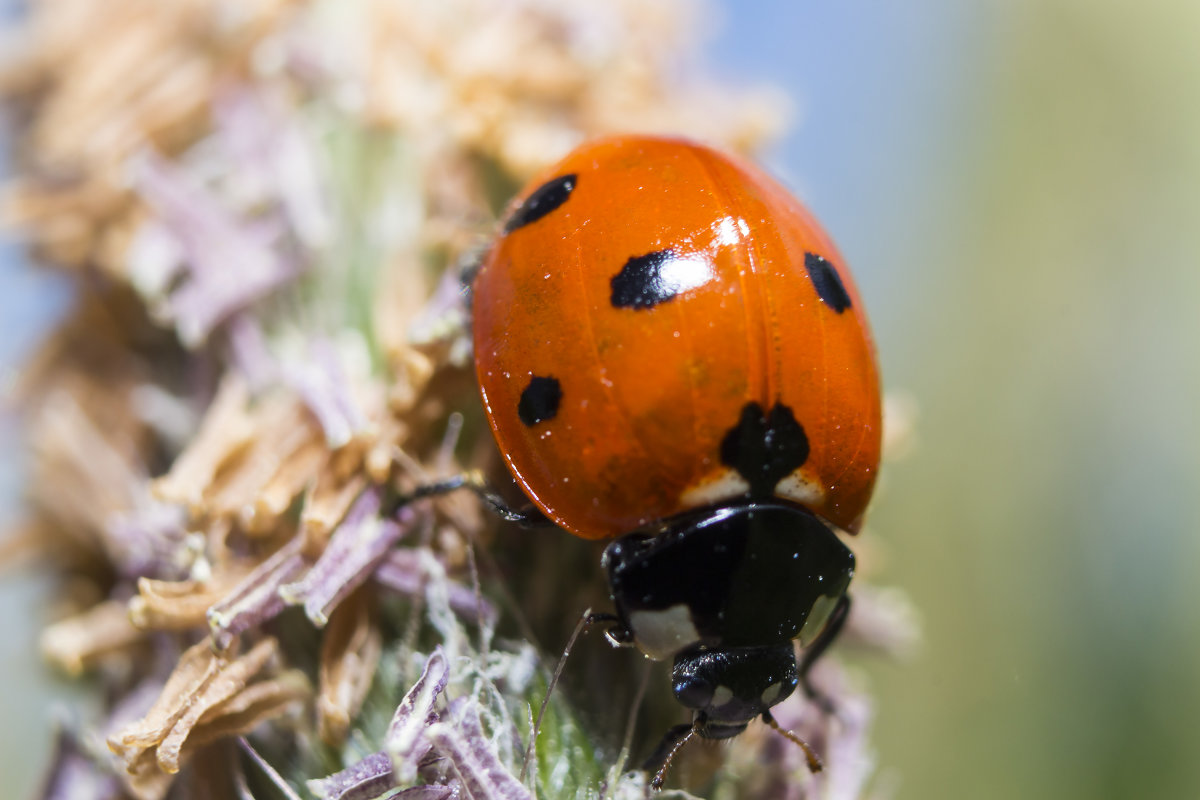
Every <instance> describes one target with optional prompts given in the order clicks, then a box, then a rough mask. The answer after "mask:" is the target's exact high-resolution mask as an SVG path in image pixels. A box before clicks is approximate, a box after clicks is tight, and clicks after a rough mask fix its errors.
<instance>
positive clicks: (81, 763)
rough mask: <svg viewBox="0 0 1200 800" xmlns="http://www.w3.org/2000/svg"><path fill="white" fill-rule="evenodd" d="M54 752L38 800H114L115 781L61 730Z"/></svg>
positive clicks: (77, 743) (116, 785)
mask: <svg viewBox="0 0 1200 800" xmlns="http://www.w3.org/2000/svg"><path fill="white" fill-rule="evenodd" d="M54 750H55V752H54V758H53V760H52V762H51V764H50V767H49V769H48V770H47V773H46V777H45V780H44V783H43V785H42V788H41V791H40V792H38V795H37V796H38V798H39V800H77V798H89V799H90V800H117V798H118V797H119V789H118V784H117V780H116V778H114V777H113V776H112V775H111V774H110V773H108V772H105V771H104V770H102V769H101V768H100V766H99V765H98V764H96V762H95V761H93V760H92V759H91V758H89V757H88V756H87V754H86V753H84V752H83V750H82V748H80V746H79V742H78V740H77V737H76V735H75V734H74V733H73V732H71V731H69V730H68V729H67V728H66V727H65V726H64V727H60V729H59V731H58V736H57V741H56V743H55V748H54Z"/></svg>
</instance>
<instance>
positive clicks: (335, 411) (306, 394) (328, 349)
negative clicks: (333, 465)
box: [285, 339, 367, 449]
mask: <svg viewBox="0 0 1200 800" xmlns="http://www.w3.org/2000/svg"><path fill="white" fill-rule="evenodd" d="M309 356H310V358H309V359H308V360H306V361H304V362H303V363H301V364H295V365H291V366H290V367H289V368H288V369H287V370H286V372H285V378H286V380H287V381H288V383H289V384H291V385H292V387H293V388H295V389H296V391H297V392H298V393H299V394H300V397H301V398H302V399H303V400H304V404H305V405H306V406H308V409H309V411H311V412H312V413H313V416H315V417H316V418H317V422H318V423H320V425H321V429H322V430H323V431H324V432H325V441H326V442H327V443H328V444H329V446H330V447H332V448H335V449H336V448H338V447H342V446H343V445H345V444H347V443H348V442H349V441H350V440H351V439H352V438H353V437H354V435H355V434H356V433H358V432H360V431H362V430H363V429H364V428H366V427H367V418H366V415H365V414H363V412H362V409H361V408H359V406H358V403H357V402H356V401H355V399H354V397H353V396H351V394H350V392H349V389H348V387H349V384H350V382H349V380H348V379H347V377H346V372H345V370H344V369H342V364H341V360H340V359H339V357H338V354H337V351H336V350H335V349H334V347H333V345H332V344H330V342H329V341H328V340H325V339H316V340H314V341H313V342H312V344H311V346H310V348H309Z"/></svg>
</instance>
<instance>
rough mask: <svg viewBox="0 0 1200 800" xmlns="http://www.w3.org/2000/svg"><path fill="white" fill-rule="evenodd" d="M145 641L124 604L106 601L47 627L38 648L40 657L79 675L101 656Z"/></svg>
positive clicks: (117, 601)
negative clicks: (131, 620) (40, 652)
mask: <svg viewBox="0 0 1200 800" xmlns="http://www.w3.org/2000/svg"><path fill="white" fill-rule="evenodd" d="M144 639H145V634H143V633H142V632H141V631H139V630H138V629H137V628H135V627H134V626H133V623H131V622H130V621H129V611H128V608H127V607H126V605H125V603H123V602H121V601H119V600H109V601H106V602H103V603H101V604H99V605H97V606H94V607H92V608H90V609H88V610H87V611H85V612H83V613H82V614H77V615H76V616H73V617H68V618H67V619H64V620H61V621H59V622H56V623H54V624H53V625H51V626H50V627H48V628H46V630H44V631H43V632H42V636H41V639H40V641H39V645H40V647H41V651H42V655H43V656H45V657H46V658H47V659H49V660H50V661H52V662H53V663H54V664H56V665H58V666H59V667H60V668H62V669H63V670H65V671H66V672H67V673H68V674H69V675H75V676H78V675H81V674H82V673H83V672H84V671H85V670H86V669H87V668H89V667H90V666H92V665H93V664H95V663H96V662H97V661H99V660H101V659H103V658H104V657H106V656H109V655H111V654H113V653H116V652H120V651H123V650H127V649H128V648H130V647H133V646H135V645H138V644H140V643H141V642H143V641H144Z"/></svg>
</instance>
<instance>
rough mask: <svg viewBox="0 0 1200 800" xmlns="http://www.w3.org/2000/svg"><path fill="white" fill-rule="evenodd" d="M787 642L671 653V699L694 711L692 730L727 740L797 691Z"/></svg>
mask: <svg viewBox="0 0 1200 800" xmlns="http://www.w3.org/2000/svg"><path fill="white" fill-rule="evenodd" d="M798 683H799V676H798V674H797V669H796V655H795V651H794V650H793V649H792V643H791V642H787V643H783V644H777V645H768V646H766V647H735V648H728V649H723V650H701V649H699V648H696V649H692V650H685V651H684V652H682V653H680V654H679V655H678V656H676V657H675V667H674V669H673V670H672V672H671V688H672V690H673V691H674V693H675V699H676V700H678V701H679V702H680V703H681V704H683V705H684V706H685V707H687V708H690V709H692V710H693V711H696V712H698V713H697V722H698V724H697V727H696V733H697V735H699V736H702V737H704V738H706V739H727V738H729V737H731V736H736V735H737V734H739V733H741V732H742V731H743V730H745V728H746V725H747V724H748V723H749V722H750V721H751V720H753V719H754V718H755V717H758V716H760V715H762V714H763V713H765V712H766V711H767V710H768V709H770V708H771V706H773V705H775V704H776V703H779V702H780V701H782V700H784V699H785V698H787V697H788V696H790V695H791V694H792V692H794V691H795V690H796V685H797V684H798Z"/></svg>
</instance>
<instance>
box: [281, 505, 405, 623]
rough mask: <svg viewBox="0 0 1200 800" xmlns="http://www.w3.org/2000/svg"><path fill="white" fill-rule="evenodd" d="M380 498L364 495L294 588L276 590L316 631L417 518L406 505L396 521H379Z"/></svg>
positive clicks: (287, 587) (288, 586) (352, 507)
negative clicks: (315, 627)
mask: <svg viewBox="0 0 1200 800" xmlns="http://www.w3.org/2000/svg"><path fill="white" fill-rule="evenodd" d="M381 497H382V495H381V492H380V491H379V490H378V489H371V490H368V491H366V492H363V493H362V495H361V496H359V498H358V500H356V501H355V503H354V505H353V506H351V507H350V510H349V511H348V512H347V513H346V517H345V519H343V520H342V523H341V524H340V525H338V527H337V529H336V530H334V532H333V535H332V536H331V537H330V539H329V544H328V545H327V546H326V548H325V552H323V553H322V554H321V556H320V558H318V559H317V563H315V564H314V565H313V567H312V569H310V570H309V571H308V573H307V574H306V575H305V576H304V577H303V578H301V579H300V580H298V581H296V582H295V583H289V584H286V585H284V586H281V587H279V595H280V597H282V598H283V600H284V601H285V602H286V603H288V604H289V605H303V606H304V613H305V614H306V615H307V616H308V618H309V619H310V620H311V621H312V623H313V624H314V625H316V626H317V627H324V625H325V623H327V622H328V621H329V614H330V613H331V612H332V611H333V609H334V608H336V607H337V604H338V603H339V602H341V601H342V600H343V599H345V597H346V596H347V595H349V594H350V593H351V592H353V591H354V590H355V589H356V588H358V587H359V586H360V585H361V584H362V583H363V582H364V581H365V580H367V578H369V577H370V576H371V573H372V572H374V570H375V567H376V566H377V565H378V564H379V562H380V561H382V560H383V558H384V557H385V556H386V555H387V552H388V550H389V549H390V548H391V547H392V545H394V544H395V543H396V542H397V541H399V540H400V539H401V538H402V537H403V536H404V535H405V534H406V533H408V532H409V531H410V530H411V529H412V528H413V526H414V524H415V523H416V521H417V519H418V513H417V510H416V509H414V508H412V507H411V506H405V507H404V508H402V509H400V512H399V513H398V514H397V516H396V519H395V520H390V519H387V520H385V519H380V518H379V517H378V516H377V515H378V513H379V508H380V505H381Z"/></svg>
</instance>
